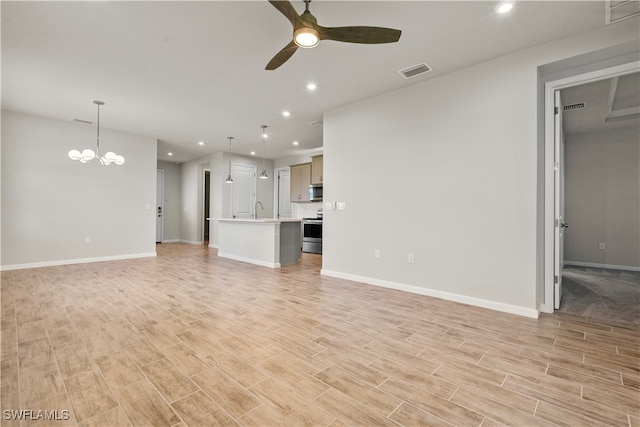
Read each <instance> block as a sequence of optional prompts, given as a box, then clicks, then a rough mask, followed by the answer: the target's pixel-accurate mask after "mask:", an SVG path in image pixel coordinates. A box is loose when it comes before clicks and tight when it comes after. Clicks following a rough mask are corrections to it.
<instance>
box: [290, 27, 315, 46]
mask: <svg viewBox="0 0 640 427" xmlns="http://www.w3.org/2000/svg"><path fill="white" fill-rule="evenodd" d="M293 40H294V41H295V42H296V44H297V45H298V47H302V48H307V49H308V48H311V47H316V46H318V43H320V33H318V32H317V31H316V30H314V29H313V28H306V27H302V28H298V29H297V30H295V31H294V32H293Z"/></svg>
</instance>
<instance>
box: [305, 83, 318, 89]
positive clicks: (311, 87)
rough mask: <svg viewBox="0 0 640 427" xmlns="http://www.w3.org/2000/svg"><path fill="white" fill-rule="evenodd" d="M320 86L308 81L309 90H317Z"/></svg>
mask: <svg viewBox="0 0 640 427" xmlns="http://www.w3.org/2000/svg"><path fill="white" fill-rule="evenodd" d="M317 88H318V85H317V84H315V83H307V89H309V90H316V89H317Z"/></svg>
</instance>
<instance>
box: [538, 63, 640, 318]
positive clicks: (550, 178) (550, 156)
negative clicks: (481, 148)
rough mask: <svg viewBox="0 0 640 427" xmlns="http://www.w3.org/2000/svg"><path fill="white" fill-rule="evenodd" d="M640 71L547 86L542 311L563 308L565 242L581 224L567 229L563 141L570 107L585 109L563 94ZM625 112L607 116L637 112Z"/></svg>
mask: <svg viewBox="0 0 640 427" xmlns="http://www.w3.org/2000/svg"><path fill="white" fill-rule="evenodd" d="M639 69H640V64H638V63H630V64H624V65H621V66H617V67H612V68H608V69H604V70H598V71H594V72H591V73H586V74H582V75H577V76H572V77H568V78H564V79H561V80H556V81H552V82H548V83H547V84H546V85H545V222H544V223H545V225H544V230H545V231H544V240H545V243H544V249H545V257H544V259H545V261H544V284H545V289H544V301H545V302H544V304H543V305H542V306H541V311H544V312H553V311H554V309H558V308H560V305H561V301H562V293H563V292H562V290H563V289H562V287H563V271H566V270H563V268H564V267H565V262H564V259H563V258H564V257H563V255H564V253H563V251H564V250H565V244H564V243H563V240H564V237H565V236H564V233H565V232H566V233H570V232H571V230H572V229H576V228H577V225H578V223H574V227H572V228H567V226H568V225H570V224H571V222H572V220H570V219H569V218H567V219H566V220H565V217H566V215H565V212H564V204H565V199H566V197H565V184H564V177H565V174H566V170H565V166H566V165H565V162H564V154H565V152H564V149H563V142H565V139H566V135H565V134H564V132H563V130H564V129H563V127H564V125H563V122H565V119H566V118H565V117H563V112H566V111H567V107H568V108H569V109H579V108H581V107H580V106H579V105H574V104H572V103H569V102H563V103H558V101H559V100H560V98H561V96H560V95H561V93H562V92H563V91H564V94H568V92H567V91H569V90H570V89H571V88H576V87H579V86H582V85H587V84H591V83H594V82H601V81H603V80H606V79H613V78H617V77H620V76H626V75H630V74H632V73H635V72H637V71H638V70H639ZM612 93H613V92H612ZM563 101H564V100H563ZM608 101H609V105H610V106H611V105H612V100H611V99H609V100H608ZM578 104H579V103H578ZM623 110H625V108H623V109H621V110H620V111H618V113H619V114H616V112H612V111H611V109H609V112H608V113H607V117H608V118H616V119H620V118H621V116H622V115H623V114H626V113H633V112H634V111H635V110H629V109H626V111H623ZM637 113H638V112H636V114H637ZM616 116H617V117H616ZM636 157H637V156H636ZM580 216H583V215H580ZM577 217H578V216H577ZM600 246H601V245H600Z"/></svg>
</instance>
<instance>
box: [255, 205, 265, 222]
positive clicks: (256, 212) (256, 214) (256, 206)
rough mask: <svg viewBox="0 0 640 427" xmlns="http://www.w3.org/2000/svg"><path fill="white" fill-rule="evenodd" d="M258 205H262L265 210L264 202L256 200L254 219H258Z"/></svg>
mask: <svg viewBox="0 0 640 427" xmlns="http://www.w3.org/2000/svg"><path fill="white" fill-rule="evenodd" d="M258 205H260V207H261V208H262V210H264V206H263V205H262V202H256V205H255V206H254V208H253V212H254V219H258Z"/></svg>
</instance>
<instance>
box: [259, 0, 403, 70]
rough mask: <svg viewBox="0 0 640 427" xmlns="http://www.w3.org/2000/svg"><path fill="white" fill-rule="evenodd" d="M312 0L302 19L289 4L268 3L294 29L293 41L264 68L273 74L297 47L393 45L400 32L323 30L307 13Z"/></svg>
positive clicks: (282, 0)
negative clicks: (324, 42)
mask: <svg viewBox="0 0 640 427" xmlns="http://www.w3.org/2000/svg"><path fill="white" fill-rule="evenodd" d="M310 2H311V0H304V3H305V8H304V12H303V13H302V14H301V15H298V12H296V10H295V9H294V8H293V5H292V4H291V2H290V1H289V0H269V3H271V4H272V5H273V7H275V8H276V9H278V10H279V11H280V13H282V14H283V15H284V16H285V17H286V18H287V19H288V20H289V22H291V25H293V40H291V42H290V43H289V44H288V45H286V46H285V47H284V48H283V49H282V50H281V51H280V52H278V53H277V54H276V56H274V57H273V58H272V59H271V61H269V63H268V64H267V66H266V67H265V69H266V70H275V69H276V68H278V67H279V66H281V65H282V64H284V63H285V62H287V60H288V59H289V58H291V56H292V55H293V54H294V53H295V51H296V50H297V49H298V47H303V48H310V47H315V46H317V45H318V43H319V42H320V40H335V41H339V42H349V43H363V44H379V43H394V42H397V41H398V40H399V39H400V34H401V33H402V31H400V30H394V29H393V28H383V27H363V26H357V27H333V28H332V27H323V26H321V25H318V21H317V20H316V17H315V16H313V15H312V14H311V12H309V3H310Z"/></svg>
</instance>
